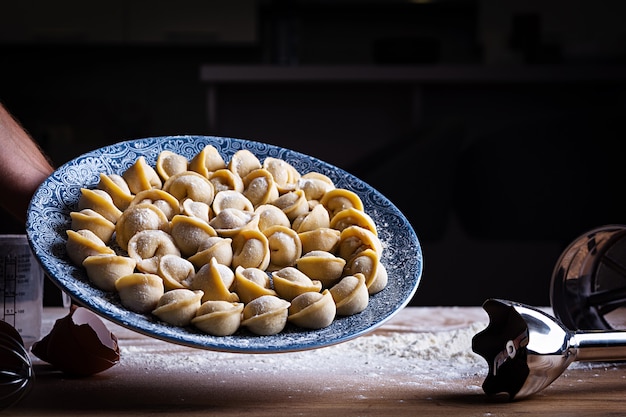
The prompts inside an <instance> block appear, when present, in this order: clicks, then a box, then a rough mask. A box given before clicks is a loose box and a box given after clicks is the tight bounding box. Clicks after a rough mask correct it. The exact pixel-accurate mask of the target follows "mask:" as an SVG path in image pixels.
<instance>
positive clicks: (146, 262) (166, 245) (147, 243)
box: [127, 230, 180, 274]
mask: <svg viewBox="0 0 626 417" xmlns="http://www.w3.org/2000/svg"><path fill="white" fill-rule="evenodd" d="M127 250H128V255H129V256H130V257H131V258H133V259H134V260H135V261H136V262H137V269H138V270H140V271H142V272H147V273H150V274H156V273H157V271H158V270H159V264H160V260H161V257H163V256H165V255H176V256H180V250H179V249H178V248H177V247H176V244H175V243H174V239H172V236H170V235H169V234H168V233H165V232H164V231H162V230H142V231H140V232H137V233H136V234H135V235H133V237H131V238H130V240H129V241H128V247H127Z"/></svg>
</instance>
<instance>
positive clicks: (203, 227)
mask: <svg viewBox="0 0 626 417" xmlns="http://www.w3.org/2000/svg"><path fill="white" fill-rule="evenodd" d="M170 234H171V235H172V238H173V239H174V242H176V245H177V246H178V248H179V249H180V253H181V254H182V255H183V256H184V257H189V256H191V255H193V254H195V253H197V252H198V249H199V248H200V246H201V245H202V244H203V242H204V241H206V240H207V239H209V238H211V237H215V236H217V232H216V231H215V229H213V227H211V226H210V225H209V224H208V223H207V222H205V221H204V220H201V219H198V218H197V217H188V216H184V215H182V214H178V215H176V216H174V218H173V219H172V221H171V223H170Z"/></svg>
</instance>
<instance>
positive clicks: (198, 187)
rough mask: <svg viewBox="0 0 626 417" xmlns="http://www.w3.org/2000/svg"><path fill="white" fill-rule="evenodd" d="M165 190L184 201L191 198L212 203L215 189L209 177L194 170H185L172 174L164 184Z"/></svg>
mask: <svg viewBox="0 0 626 417" xmlns="http://www.w3.org/2000/svg"><path fill="white" fill-rule="evenodd" d="M163 191H166V192H168V193H170V194H171V195H173V196H174V197H176V198H177V199H178V201H180V202H183V201H184V200H185V199H187V198H190V199H191V200H193V201H198V202H201V203H206V204H208V205H211V204H212V203H213V197H214V196H215V190H214V188H213V184H211V181H209V180H208V178H206V177H204V176H202V175H200V174H198V173H197V172H194V171H185V172H180V173H178V174H175V175H172V176H171V177H169V178H168V179H167V181H165V184H163Z"/></svg>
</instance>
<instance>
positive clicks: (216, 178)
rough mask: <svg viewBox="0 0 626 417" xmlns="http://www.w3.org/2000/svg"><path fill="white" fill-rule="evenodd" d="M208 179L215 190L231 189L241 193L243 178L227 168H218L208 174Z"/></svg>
mask: <svg viewBox="0 0 626 417" xmlns="http://www.w3.org/2000/svg"><path fill="white" fill-rule="evenodd" d="M209 181H211V184H213V188H215V192H216V193H218V192H220V191H225V190H233V191H237V192H238V193H243V188H244V187H243V180H242V179H241V177H240V176H239V175H237V174H235V173H234V172H232V171H231V170H229V169H218V170H217V171H215V172H212V173H211V175H209Z"/></svg>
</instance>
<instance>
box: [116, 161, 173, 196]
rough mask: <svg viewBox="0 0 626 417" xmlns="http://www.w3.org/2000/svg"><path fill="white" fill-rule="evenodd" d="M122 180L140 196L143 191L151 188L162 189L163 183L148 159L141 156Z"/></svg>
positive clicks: (123, 175) (123, 174) (125, 172)
mask: <svg viewBox="0 0 626 417" xmlns="http://www.w3.org/2000/svg"><path fill="white" fill-rule="evenodd" d="M122 178H124V180H125V181H126V183H127V184H128V188H129V189H130V191H131V192H132V193H133V194H138V193H139V192H141V191H143V190H149V189H151V188H161V186H162V185H163V182H162V181H161V178H160V177H159V174H157V172H156V170H155V169H154V168H152V167H151V166H150V165H148V163H147V162H146V158H144V157H143V156H140V157H139V158H137V160H136V161H135V163H134V164H133V165H131V166H130V167H129V168H128V169H127V170H126V171H124V173H122Z"/></svg>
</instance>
